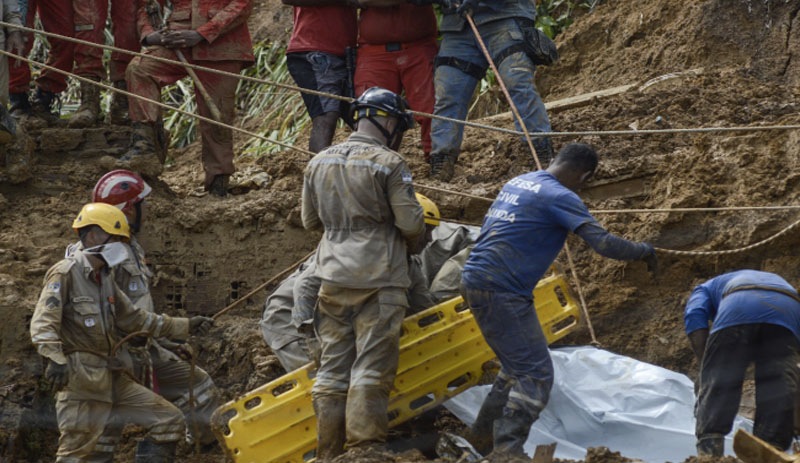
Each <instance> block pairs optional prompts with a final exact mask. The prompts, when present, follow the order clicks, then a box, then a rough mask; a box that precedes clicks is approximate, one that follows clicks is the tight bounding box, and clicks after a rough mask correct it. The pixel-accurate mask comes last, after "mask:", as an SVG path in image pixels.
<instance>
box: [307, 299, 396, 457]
mask: <svg viewBox="0 0 800 463" xmlns="http://www.w3.org/2000/svg"><path fill="white" fill-rule="evenodd" d="M407 307H408V297H407V295H406V290H405V288H381V289H378V288H375V289H353V288H342V287H338V286H333V285H329V284H326V283H323V284H322V287H321V289H320V292H319V306H318V309H317V311H316V312H315V313H314V326H315V329H316V332H317V337H318V338H319V340H320V345H321V348H322V356H321V361H320V367H319V370H317V379H316V382H315V383H314V387H313V389H312V395H313V398H314V402H315V404H319V403H320V402H321V401H325V400H328V399H330V401H336V400H337V398H341V397H345V396H346V397H347V399H346V404H345V420H344V423H343V424H344V425H345V428H346V446H348V447H356V446H363V445H370V444H382V443H384V442H386V435H387V434H388V429H389V422H388V418H387V414H386V413H387V408H388V404H389V391H390V389H391V387H392V385H393V384H394V378H395V375H396V374H397V362H398V357H399V346H400V330H401V326H402V322H403V316H404V314H405V311H406V309H407ZM319 431H321V432H322V435H320V436H319V439H318V442H319V443H324V442H334V443H335V442H340V441H341V440H340V439H339V440H337V438H336V436H333V435H328V434H327V433H336V432H341V431H340V430H333V429H320V430H319ZM336 445H338V444H336ZM342 451H343V449H341V448H335V449H322V452H323V453H324V454H326V455H336V454H338V453H341V452H342Z"/></svg>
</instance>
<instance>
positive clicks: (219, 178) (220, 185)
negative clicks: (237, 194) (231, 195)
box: [208, 174, 230, 198]
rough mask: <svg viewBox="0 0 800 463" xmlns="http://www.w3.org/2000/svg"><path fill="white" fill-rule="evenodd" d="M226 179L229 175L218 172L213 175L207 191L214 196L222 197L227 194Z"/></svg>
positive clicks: (228, 178)
mask: <svg viewBox="0 0 800 463" xmlns="http://www.w3.org/2000/svg"><path fill="white" fill-rule="evenodd" d="M228 180H230V175H225V174H219V175H215V176H214V180H212V181H211V185H209V186H208V192H209V193H211V194H212V195H214V196H219V197H220V198H223V197H225V196H227V195H228Z"/></svg>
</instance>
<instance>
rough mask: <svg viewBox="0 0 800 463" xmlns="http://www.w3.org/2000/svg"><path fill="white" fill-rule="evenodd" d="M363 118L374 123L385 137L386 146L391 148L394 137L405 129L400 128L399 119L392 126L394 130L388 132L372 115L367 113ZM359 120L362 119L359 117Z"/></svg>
mask: <svg viewBox="0 0 800 463" xmlns="http://www.w3.org/2000/svg"><path fill="white" fill-rule="evenodd" d="M364 119H366V120H368V121H369V122H370V123H372V125H374V126H375V127H376V128H377V129H378V130H379V131H380V132H381V134H383V136H384V137H385V138H386V146H388V147H389V148H391V149H394V147H393V146H392V145H394V142H395V139H396V138H397V137H398V136H400V134H402V133H403V132H405V130H400V125H401V123H400V120H397V124H396V125H395V126H394V130H392V131H391V132H389V131H388V130H386V127H384V126H383V125H381V124H380V123H378V121H376V120H375V118H374V117H372V116H369V115H368V116H366V117H365V118H364ZM395 119H396V118H395ZM359 120H362V119H360V118H359Z"/></svg>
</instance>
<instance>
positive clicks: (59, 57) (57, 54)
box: [36, 0, 75, 93]
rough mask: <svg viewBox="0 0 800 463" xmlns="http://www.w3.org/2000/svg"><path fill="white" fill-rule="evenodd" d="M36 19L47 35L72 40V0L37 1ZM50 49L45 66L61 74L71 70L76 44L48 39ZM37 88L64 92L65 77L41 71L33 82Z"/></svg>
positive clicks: (73, 26) (73, 23)
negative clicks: (37, 12)
mask: <svg viewBox="0 0 800 463" xmlns="http://www.w3.org/2000/svg"><path fill="white" fill-rule="evenodd" d="M36 5H37V9H38V11H39V20H40V21H41V22H42V27H43V28H44V30H45V31H47V32H52V33H54V34H58V35H63V36H66V37H74V36H75V34H74V29H75V22H74V20H73V10H72V0H36ZM47 41H48V43H50V50H49V51H48V53H47V61H46V62H45V64H47V65H48V66H52V67H54V68H56V69H60V70H62V71H70V72H71V71H72V65H73V59H74V55H75V45H74V44H73V43H72V42H68V41H66V40H62V39H56V38H52V37H48V38H47ZM36 86H37V87H39V88H40V89H41V90H42V91H45V92H51V93H61V92H63V91H64V90H66V89H67V76H66V75H64V74H61V73H58V72H55V71H50V70H47V69H42V72H41V73H39V77H38V78H37V79H36Z"/></svg>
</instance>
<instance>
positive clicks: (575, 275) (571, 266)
mask: <svg viewBox="0 0 800 463" xmlns="http://www.w3.org/2000/svg"><path fill="white" fill-rule="evenodd" d="M464 17H465V18H466V20H467V23H468V24H469V27H470V28H471V29H472V33H473V34H474V35H475V40H476V41H477V42H478V45H479V46H480V48H481V51H482V52H483V56H484V57H485V58H486V61H487V62H488V63H489V66H491V68H492V71H493V72H494V75H495V78H496V79H497V83H498V84H499V85H500V88H501V89H502V90H503V94H504V95H505V97H506V100H507V101H508V104H509V106H510V107H511V112H512V113H513V114H514V117H516V118H517V123H518V124H519V126H520V127H521V128H522V130H523V131H524V132H525V141H527V142H528V147H529V148H530V150H531V154H532V155H533V160H534V161H535V162H536V167H537V168H538V169H540V170H541V169H542V163H541V162H540V161H539V155H538V154H537V153H536V148H534V146H533V139H532V138H531V134H530V132H529V131H528V128H527V126H526V125H525V121H524V120H523V119H522V115H520V113H519V110H518V109H517V105H516V104H514V100H513V99H512V98H511V94H509V93H508V89H507V88H506V84H505V82H503V78H502V76H501V75H500V71H498V70H497V66H496V65H495V63H494V60H493V59H492V55H491V53H489V49H488V48H486V44H485V43H484V42H483V38H482V37H481V34H480V32H479V31H478V26H476V25H475V21H474V20H473V19H472V14H470V13H467V14H465V15H464ZM564 252H565V253H566V254H567V261H568V262H569V269H570V272H571V273H572V278H573V280H574V281H575V289H576V291H577V293H578V298H579V300H580V302H581V310H582V311H583V314H584V317H585V318H586V326H587V327H588V328H589V335H590V336H591V338H592V344H594V345H599V343H598V342H597V336H595V332H594V326H593V325H592V317H591V316H590V315H589V308H588V306H587V305H586V299H585V298H584V297H583V288H582V287H581V280H580V278H578V272H577V271H576V270H575V263H574V262H573V260H572V252H570V248H569V244H567V243H566V242H565V243H564Z"/></svg>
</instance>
